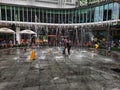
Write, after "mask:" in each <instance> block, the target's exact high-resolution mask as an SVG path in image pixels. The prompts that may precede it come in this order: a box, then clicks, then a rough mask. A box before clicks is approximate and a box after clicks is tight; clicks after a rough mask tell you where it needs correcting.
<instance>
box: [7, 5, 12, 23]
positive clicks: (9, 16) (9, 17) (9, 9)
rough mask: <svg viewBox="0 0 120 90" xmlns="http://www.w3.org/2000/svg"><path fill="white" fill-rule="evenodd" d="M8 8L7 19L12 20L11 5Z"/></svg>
mask: <svg viewBox="0 0 120 90" xmlns="http://www.w3.org/2000/svg"><path fill="white" fill-rule="evenodd" d="M6 10H7V20H8V21H11V7H10V6H6Z"/></svg>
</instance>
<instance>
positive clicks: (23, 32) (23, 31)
mask: <svg viewBox="0 0 120 90" xmlns="http://www.w3.org/2000/svg"><path fill="white" fill-rule="evenodd" d="M20 34H37V33H36V32H34V31H32V30H29V29H26V30H22V31H21V32H20Z"/></svg>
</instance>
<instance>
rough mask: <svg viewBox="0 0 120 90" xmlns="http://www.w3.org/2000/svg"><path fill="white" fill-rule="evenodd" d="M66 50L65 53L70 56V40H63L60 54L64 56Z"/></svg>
mask: <svg viewBox="0 0 120 90" xmlns="http://www.w3.org/2000/svg"><path fill="white" fill-rule="evenodd" d="M66 49H67V53H68V54H69V55H70V49H71V40H68V39H63V45H62V53H63V54H66Z"/></svg>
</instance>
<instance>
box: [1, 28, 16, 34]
mask: <svg viewBox="0 0 120 90" xmlns="http://www.w3.org/2000/svg"><path fill="white" fill-rule="evenodd" d="M0 33H11V34H15V31H13V30H11V29H9V28H0Z"/></svg>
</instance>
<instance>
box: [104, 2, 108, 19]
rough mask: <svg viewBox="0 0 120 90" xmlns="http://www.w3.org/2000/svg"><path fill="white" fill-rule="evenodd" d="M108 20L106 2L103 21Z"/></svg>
mask: <svg viewBox="0 0 120 90" xmlns="http://www.w3.org/2000/svg"><path fill="white" fill-rule="evenodd" d="M106 20H108V4H107V5H104V11H103V21H106Z"/></svg>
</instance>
